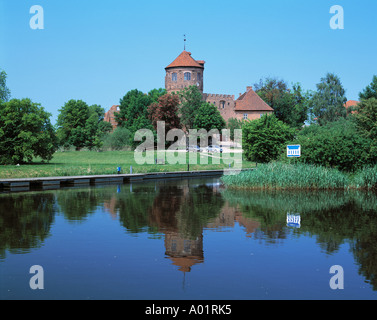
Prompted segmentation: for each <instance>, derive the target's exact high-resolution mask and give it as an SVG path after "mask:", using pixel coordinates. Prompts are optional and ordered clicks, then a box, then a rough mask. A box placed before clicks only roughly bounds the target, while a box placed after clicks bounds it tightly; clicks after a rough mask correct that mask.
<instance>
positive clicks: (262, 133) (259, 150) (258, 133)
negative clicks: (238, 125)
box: [242, 115, 294, 163]
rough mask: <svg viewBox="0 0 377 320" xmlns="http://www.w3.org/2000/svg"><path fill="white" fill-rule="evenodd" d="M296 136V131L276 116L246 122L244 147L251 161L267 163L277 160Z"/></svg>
mask: <svg viewBox="0 0 377 320" xmlns="http://www.w3.org/2000/svg"><path fill="white" fill-rule="evenodd" d="M293 136H294V129H292V128H291V127H290V126H288V125H287V124H285V123H284V122H283V121H280V120H278V118H277V117H276V116H275V115H264V116H262V118H260V119H257V120H253V121H245V122H244V125H243V127H242V140H243V141H242V147H243V150H244V154H245V156H246V158H247V159H248V160H250V161H256V162H259V163H267V162H270V161H272V160H276V159H277V158H278V156H279V155H280V153H281V150H282V149H284V147H285V143H286V142H287V141H289V140H291V139H293Z"/></svg>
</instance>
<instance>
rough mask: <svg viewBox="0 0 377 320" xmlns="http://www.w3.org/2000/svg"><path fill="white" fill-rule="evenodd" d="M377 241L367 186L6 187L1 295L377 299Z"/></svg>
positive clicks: (0, 206) (1, 209)
mask: <svg viewBox="0 0 377 320" xmlns="http://www.w3.org/2000/svg"><path fill="white" fill-rule="evenodd" d="M376 240H377V195H376V194H372V193H362V192H262V191H260V192H256V191H252V192H251V191H248V192H246V191H232V190H227V189H226V188H224V187H223V186H222V185H221V183H220V180H219V179H218V178H216V179H188V180H168V181H162V180H156V181H149V182H140V183H132V184H124V185H107V186H97V187H86V188H71V189H60V190H50V191H33V192H20V193H3V194H0V300H8V299H127V300H136V299H138V300H154V299H156V300H170V299H174V300H181V299H182V300H185V299H193V300H217V299H220V300H224V299H225V300H252V299H263V300H265V299H376V298H377V278H376V275H377V244H376ZM33 266H34V269H33ZM35 266H37V267H35ZM333 266H336V267H335V269H332V267H333ZM334 270H336V271H334Z"/></svg>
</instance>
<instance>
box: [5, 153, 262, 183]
mask: <svg viewBox="0 0 377 320" xmlns="http://www.w3.org/2000/svg"><path fill="white" fill-rule="evenodd" d="M188 157H189V154H186V158H187V159H188ZM197 157H198V158H197V159H198V160H197V163H198V164H190V168H189V169H190V171H198V170H217V169H226V168H228V165H226V164H224V163H223V161H222V160H221V159H218V157H219V155H218V154H215V155H214V158H212V156H209V157H208V164H202V163H203V160H204V159H205V158H206V157H207V156H205V155H201V154H200V155H199V154H198V155H197ZM216 157H217V158H216ZM216 161H217V162H220V164H216ZM188 162H189V161H188V160H187V162H186V163H188ZM131 166H132V172H133V173H148V172H170V171H187V170H188V167H187V164H182V165H181V164H174V165H172V164H158V165H157V164H153V165H138V164H136V162H135V159H134V152H133V151H105V152H96V151H69V152H56V153H55V155H54V157H53V159H52V160H51V161H50V162H49V163H43V162H41V160H40V159H35V160H34V162H33V163H31V164H24V165H20V166H15V165H2V166H0V179H11V178H33V177H57V176H80V175H102V174H116V173H117V167H121V168H122V173H130V167H131ZM254 166H255V163H252V162H248V161H245V160H244V161H242V168H251V167H254Z"/></svg>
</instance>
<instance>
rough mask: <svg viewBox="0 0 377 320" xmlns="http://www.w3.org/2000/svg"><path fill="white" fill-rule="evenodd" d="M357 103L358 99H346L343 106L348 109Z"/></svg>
mask: <svg viewBox="0 0 377 320" xmlns="http://www.w3.org/2000/svg"><path fill="white" fill-rule="evenodd" d="M358 103H360V102H359V101H355V100H348V101H347V102H346V103H345V105H344V106H345V107H346V109H348V108H349V107H353V106H356V105H357V104H358Z"/></svg>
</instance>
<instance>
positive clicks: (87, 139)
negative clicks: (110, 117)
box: [57, 100, 112, 150]
mask: <svg viewBox="0 0 377 320" xmlns="http://www.w3.org/2000/svg"><path fill="white" fill-rule="evenodd" d="M59 112H60V113H59V115H58V120H57V135H58V138H59V145H61V146H63V147H69V146H74V147H75V148H76V150H80V149H82V148H84V147H87V148H89V149H90V150H91V149H93V148H95V147H97V148H98V147H100V146H101V144H102V137H103V135H104V134H105V133H106V132H109V131H111V129H112V128H111V125H110V124H109V123H106V122H104V121H103V119H104V114H105V110H104V109H103V108H101V107H100V106H98V105H92V106H88V105H87V103H86V102H84V101H82V100H69V101H68V102H67V103H65V104H64V106H63V107H62V108H61V109H59Z"/></svg>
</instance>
